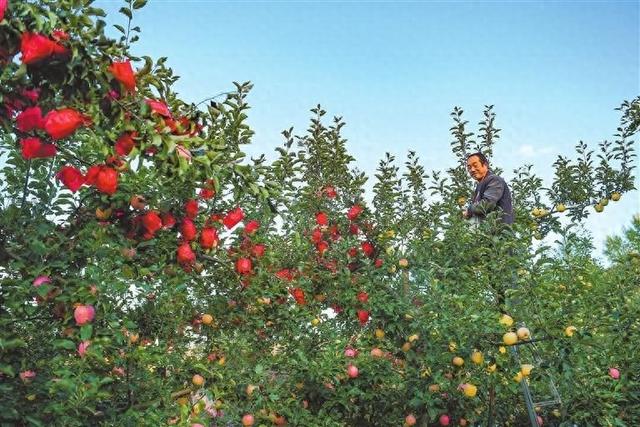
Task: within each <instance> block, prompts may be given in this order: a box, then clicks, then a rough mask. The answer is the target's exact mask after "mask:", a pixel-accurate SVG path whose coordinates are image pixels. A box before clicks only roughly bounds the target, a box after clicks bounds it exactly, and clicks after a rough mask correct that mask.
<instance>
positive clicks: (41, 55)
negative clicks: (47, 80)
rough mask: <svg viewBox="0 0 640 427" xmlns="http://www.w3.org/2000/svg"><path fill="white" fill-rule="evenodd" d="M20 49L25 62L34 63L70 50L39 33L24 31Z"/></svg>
mask: <svg viewBox="0 0 640 427" xmlns="http://www.w3.org/2000/svg"><path fill="white" fill-rule="evenodd" d="M3 14H4V10H3ZM20 50H21V52H22V62H23V63H24V64H32V63H34V62H38V61H40V60H42V59H45V58H48V57H50V56H52V55H64V54H66V53H68V52H69V51H68V50H67V48H65V47H64V46H62V45H60V44H58V43H56V42H54V41H53V40H50V39H48V38H47V37H45V36H43V35H42V34H38V33H23V34H22V39H21V41H20Z"/></svg>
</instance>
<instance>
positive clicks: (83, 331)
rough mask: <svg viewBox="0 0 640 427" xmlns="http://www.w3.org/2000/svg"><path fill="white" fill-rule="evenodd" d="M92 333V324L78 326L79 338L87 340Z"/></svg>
mask: <svg viewBox="0 0 640 427" xmlns="http://www.w3.org/2000/svg"><path fill="white" fill-rule="evenodd" d="M91 335H93V325H83V326H81V327H80V339H82V340H83V341H85V340H88V339H89V338H91Z"/></svg>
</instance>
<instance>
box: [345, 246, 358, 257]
mask: <svg viewBox="0 0 640 427" xmlns="http://www.w3.org/2000/svg"><path fill="white" fill-rule="evenodd" d="M347 255H349V257H351V258H355V257H356V256H357V255H358V249H356V248H349V249H348V250H347Z"/></svg>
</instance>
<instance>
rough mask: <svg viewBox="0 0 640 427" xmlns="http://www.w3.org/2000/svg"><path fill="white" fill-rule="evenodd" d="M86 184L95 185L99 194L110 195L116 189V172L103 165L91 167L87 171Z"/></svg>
mask: <svg viewBox="0 0 640 427" xmlns="http://www.w3.org/2000/svg"><path fill="white" fill-rule="evenodd" d="M87 184H89V185H95V186H96V188H97V189H98V191H100V192H101V193H105V194H109V195H111V194H113V193H115V192H116V190H117V189H118V171H117V170H115V169H113V168H110V167H108V166H104V165H96V166H91V167H90V168H89V170H88V171H87Z"/></svg>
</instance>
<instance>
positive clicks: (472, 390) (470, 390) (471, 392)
mask: <svg viewBox="0 0 640 427" xmlns="http://www.w3.org/2000/svg"><path fill="white" fill-rule="evenodd" d="M462 390H463V391H464V395H465V396H467V397H475V396H476V394H477V393H478V387H476V386H474V385H473V384H465V385H464V386H463V387H462Z"/></svg>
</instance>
